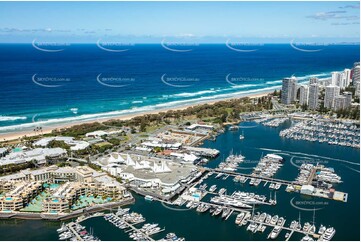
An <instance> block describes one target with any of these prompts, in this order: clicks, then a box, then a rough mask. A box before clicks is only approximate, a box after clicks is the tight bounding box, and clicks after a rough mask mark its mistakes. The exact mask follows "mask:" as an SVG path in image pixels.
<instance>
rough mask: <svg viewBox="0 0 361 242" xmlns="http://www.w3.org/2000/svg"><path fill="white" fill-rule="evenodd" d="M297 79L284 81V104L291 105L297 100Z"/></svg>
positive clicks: (285, 79)
mask: <svg viewBox="0 0 361 242" xmlns="http://www.w3.org/2000/svg"><path fill="white" fill-rule="evenodd" d="M296 94H297V79H296V77H294V76H293V77H290V78H284V79H283V81H282V95H281V102H282V103H283V104H291V103H292V102H294V101H295V100H296Z"/></svg>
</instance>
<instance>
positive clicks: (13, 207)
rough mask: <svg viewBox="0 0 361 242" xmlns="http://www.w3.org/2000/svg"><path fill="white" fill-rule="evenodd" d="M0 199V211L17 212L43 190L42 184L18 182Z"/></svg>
mask: <svg viewBox="0 0 361 242" xmlns="http://www.w3.org/2000/svg"><path fill="white" fill-rule="evenodd" d="M13 188H14V189H12V190H11V191H8V192H7V193H5V195H2V196H1V197H0V210H1V211H17V210H20V209H22V208H23V207H25V206H26V205H27V204H28V203H29V202H30V201H31V200H32V199H33V198H34V197H36V196H37V195H38V194H39V193H40V192H41V191H42V190H43V182H35V181H33V182H30V183H29V182H20V183H18V184H14V186H13Z"/></svg>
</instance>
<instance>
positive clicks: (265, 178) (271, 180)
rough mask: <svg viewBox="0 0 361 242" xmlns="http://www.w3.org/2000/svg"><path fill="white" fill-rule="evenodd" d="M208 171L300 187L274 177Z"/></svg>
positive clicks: (214, 170) (209, 169) (295, 183)
mask: <svg viewBox="0 0 361 242" xmlns="http://www.w3.org/2000/svg"><path fill="white" fill-rule="evenodd" d="M205 169H207V170H208V171H212V172H214V173H224V174H227V175H230V176H244V177H247V178H256V179H260V180H262V181H264V182H276V183H280V184H282V185H286V186H287V185H300V184H299V183H297V182H295V181H287V180H282V179H277V178H273V177H261V176H260V177H257V176H254V175H252V174H245V173H240V172H235V171H224V170H221V169H218V168H215V169H212V168H205Z"/></svg>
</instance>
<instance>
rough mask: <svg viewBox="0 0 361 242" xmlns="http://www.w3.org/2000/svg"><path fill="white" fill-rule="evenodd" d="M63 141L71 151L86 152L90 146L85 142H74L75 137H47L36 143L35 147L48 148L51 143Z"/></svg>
mask: <svg viewBox="0 0 361 242" xmlns="http://www.w3.org/2000/svg"><path fill="white" fill-rule="evenodd" d="M53 140H56V141H63V142H64V143H65V144H67V145H69V146H70V149H71V150H74V151H76V150H84V149H85V148H87V147H88V146H89V145H90V144H89V143H88V142H86V141H83V140H74V138H73V137H60V136H59V137H46V138H42V139H40V140H38V141H36V142H35V143H34V145H35V146H41V147H46V146H47V145H48V144H49V142H50V141H53Z"/></svg>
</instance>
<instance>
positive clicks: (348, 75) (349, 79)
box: [343, 69, 351, 87]
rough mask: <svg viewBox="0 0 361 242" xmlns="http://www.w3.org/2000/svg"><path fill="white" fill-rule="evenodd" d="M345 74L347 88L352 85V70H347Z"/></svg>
mask: <svg viewBox="0 0 361 242" xmlns="http://www.w3.org/2000/svg"><path fill="white" fill-rule="evenodd" d="M343 74H344V78H345V87H348V86H349V85H350V84H351V69H345V70H344V71H343Z"/></svg>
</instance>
